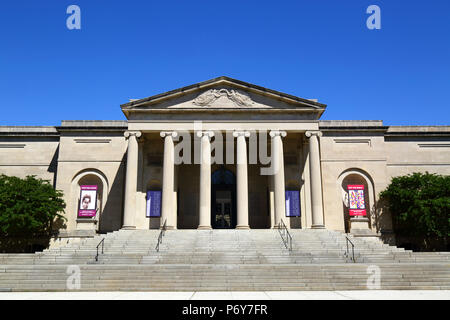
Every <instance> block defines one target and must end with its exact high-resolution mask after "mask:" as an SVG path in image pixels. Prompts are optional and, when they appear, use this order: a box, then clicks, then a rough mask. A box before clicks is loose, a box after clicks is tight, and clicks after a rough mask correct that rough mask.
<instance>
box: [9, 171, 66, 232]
mask: <svg viewBox="0 0 450 320" xmlns="http://www.w3.org/2000/svg"><path fill="white" fill-rule="evenodd" d="M62 196H63V194H62V192H60V191H57V190H55V189H54V188H53V186H52V185H51V184H50V183H49V181H47V180H42V179H37V178H36V177H35V176H28V177H26V178H25V179H21V178H18V177H9V176H5V175H0V236H2V237H34V236H45V235H47V236H50V235H51V233H52V227H53V224H54V222H55V221H56V220H59V221H64V220H65V218H64V217H63V216H62V213H63V212H64V209H65V207H66V204H65V202H64V200H63V199H62Z"/></svg>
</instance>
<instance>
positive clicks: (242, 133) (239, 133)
mask: <svg viewBox="0 0 450 320" xmlns="http://www.w3.org/2000/svg"><path fill="white" fill-rule="evenodd" d="M240 136H244V137H245V138H248V137H250V131H239V130H236V131H234V132H233V137H235V138H237V137H240Z"/></svg>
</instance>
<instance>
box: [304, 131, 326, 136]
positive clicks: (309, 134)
mask: <svg viewBox="0 0 450 320" xmlns="http://www.w3.org/2000/svg"><path fill="white" fill-rule="evenodd" d="M305 135H306V136H307V137H308V138H311V137H312V136H317V138H320V137H321V136H322V132H321V131H306V132H305Z"/></svg>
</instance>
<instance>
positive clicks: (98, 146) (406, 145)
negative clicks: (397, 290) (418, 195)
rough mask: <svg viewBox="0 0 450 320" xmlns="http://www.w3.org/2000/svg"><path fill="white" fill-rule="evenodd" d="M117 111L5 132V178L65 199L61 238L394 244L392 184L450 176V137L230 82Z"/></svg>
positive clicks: (1, 157)
mask: <svg viewBox="0 0 450 320" xmlns="http://www.w3.org/2000/svg"><path fill="white" fill-rule="evenodd" d="M121 108H122V111H123V112H124V114H125V116H126V118H127V121H62V124H61V126H59V127H0V173H3V174H7V175H14V176H20V177H24V176H26V175H36V176H38V177H41V178H44V179H48V180H50V181H51V182H52V183H53V185H54V186H55V188H57V189H58V190H62V191H63V192H64V195H65V201H66V203H67V209H66V212H65V215H66V217H67V219H68V221H67V226H66V228H65V229H63V230H61V232H60V236H61V237H68V238H76V237H84V236H92V235H93V234H95V233H96V232H110V231H115V230H119V229H121V228H125V229H157V228H160V227H161V226H162V224H163V223H164V222H166V225H167V227H168V228H171V229H197V228H200V229H209V228H215V227H218V226H220V227H229V228H239V229H245V228H276V227H278V225H279V223H280V221H281V220H282V221H283V222H284V223H285V224H286V225H287V226H288V227H290V228H326V229H331V230H338V231H347V232H350V231H351V232H354V233H361V235H366V236H372V235H382V236H384V237H385V238H386V239H388V238H389V237H391V236H392V224H391V219H390V217H389V216H388V214H387V213H386V212H383V210H382V208H380V207H379V206H377V200H378V195H379V193H380V192H381V191H382V190H384V189H385V188H386V186H387V185H388V184H389V182H390V179H391V178H392V177H394V176H399V175H404V174H408V173H412V172H425V171H428V172H432V173H438V174H443V175H448V174H450V161H449V159H450V126H439V127H432V126H429V127H426V126H421V127H410V126H408V127H401V126H384V125H383V123H382V121H321V120H320V118H321V116H322V113H323V112H324V111H325V108H326V105H324V104H321V103H319V102H317V101H315V100H306V99H301V98H298V97H294V96H291V95H287V94H284V93H281V92H277V91H273V90H269V89H266V88H262V87H258V86H255V85H252V84H248V83H245V82H242V81H238V80H234V79H230V78H227V77H220V78H217V79H213V80H210V81H206V82H202V83H199V84H196V85H192V86H189V87H185V88H181V89H178V90H174V91H170V92H167V93H163V94H160V95H157V96H153V97H149V98H146V99H141V100H135V101H131V102H129V103H126V104H124V105H122V106H121ZM220 139H223V141H224V143H223V144H222V145H221V144H219V143H218V142H219V141H220ZM181 147H183V148H181ZM181 149H182V150H183V151H182V153H180V150H181ZM189 153H190V154H191V156H190V157H188V155H189ZM221 154H223V161H220V160H219V161H218V159H220V158H221ZM264 156H270V157H269V159H270V162H269V163H268V162H267V161H266V160H267V157H264ZM180 158H183V160H184V161H182V163H179V162H180ZM271 166H272V168H274V169H275V170H274V171H273V172H271V173H270V174H267V172H266V173H265V174H263V172H264V170H267V168H268V167H271ZM226 175H228V176H226ZM227 177H228V178H227ZM218 179H219V180H220V179H222V180H220V181H218ZM226 179H229V181H226ZM346 184H363V185H364V186H365V191H366V205H367V206H368V208H367V209H368V213H369V214H368V216H367V217H366V218H362V219H355V218H353V219H349V217H348V212H347V211H346V206H345V205H344V202H343V189H345V185H346ZM81 185H97V186H98V187H99V190H98V202H97V207H98V212H97V216H96V217H95V218H78V214H77V213H78V204H79V200H80V199H79V198H80V186H81ZM148 190H161V191H162V201H161V204H162V209H161V218H148V217H147V216H146V194H147V191H148ZM285 190H297V191H299V195H300V209H301V217H286V203H285V201H286V199H285ZM215 211H216V212H215ZM217 212H220V214H221V216H220V217H219V216H218V214H217ZM227 212H228V213H227ZM219 218H220V219H222V220H220V221H219V220H215V219H219ZM227 219H228V220H227ZM225 220H227V221H225ZM221 223H222V224H221Z"/></svg>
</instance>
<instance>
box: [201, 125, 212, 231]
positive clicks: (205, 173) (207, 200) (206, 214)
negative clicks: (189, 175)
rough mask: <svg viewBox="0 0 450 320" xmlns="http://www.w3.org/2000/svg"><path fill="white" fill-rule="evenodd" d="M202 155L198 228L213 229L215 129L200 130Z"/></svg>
mask: <svg viewBox="0 0 450 320" xmlns="http://www.w3.org/2000/svg"><path fill="white" fill-rule="evenodd" d="M197 136H198V137H199V138H201V148H200V152H201V156H200V206H199V207H200V219H199V226H198V229H206V230H209V229H211V138H212V137H213V136H214V132H213V131H199V132H197Z"/></svg>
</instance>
